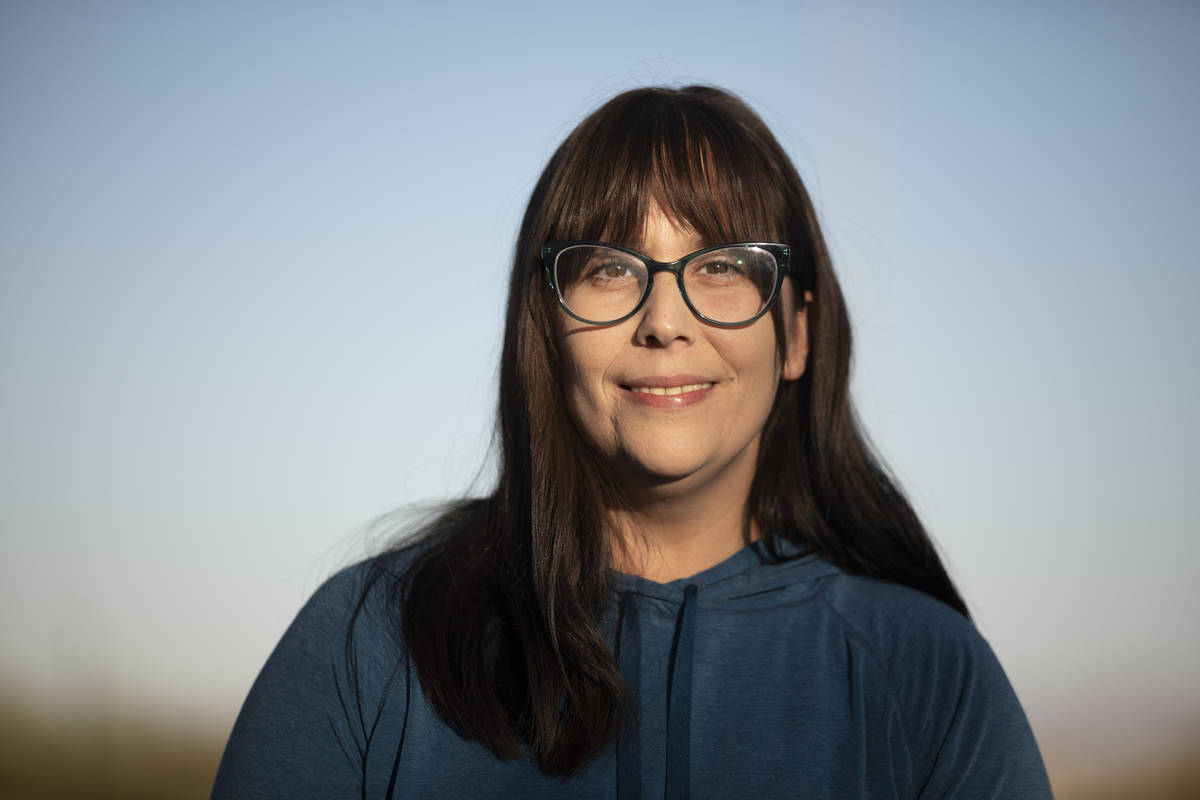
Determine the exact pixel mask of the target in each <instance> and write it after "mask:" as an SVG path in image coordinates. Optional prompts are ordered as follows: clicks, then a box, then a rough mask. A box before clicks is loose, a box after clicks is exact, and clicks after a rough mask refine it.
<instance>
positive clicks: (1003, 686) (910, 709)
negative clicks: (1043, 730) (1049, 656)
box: [822, 573, 1049, 797]
mask: <svg viewBox="0 0 1200 800" xmlns="http://www.w3.org/2000/svg"><path fill="white" fill-rule="evenodd" d="M822 600H823V601H824V602H825V603H826V604H827V606H828V608H829V609H830V610H831V612H832V613H833V614H835V615H836V616H837V617H838V618H839V620H840V621H841V624H842V625H843V627H844V629H845V631H846V635H847V638H848V639H850V640H851V641H853V642H855V643H856V644H857V646H858V648H859V649H861V650H864V651H866V652H867V653H869V657H870V658H871V659H872V660H873V661H874V662H875V663H876V665H877V670H878V672H879V674H880V675H881V676H882V677H883V679H884V680H885V681H886V682H887V685H888V686H887V688H888V691H889V693H890V694H891V696H892V699H893V702H894V704H895V706H896V708H897V710H898V712H899V714H900V717H901V719H902V724H903V725H904V728H905V729H906V730H907V739H908V742H909V747H910V752H911V755H912V758H913V761H914V764H913V766H914V768H915V769H916V770H917V774H918V775H921V776H923V778H922V782H923V783H924V785H925V786H926V789H927V790H928V792H927V793H926V792H923V793H922V797H926V796H930V797H935V796H936V797H943V796H944V797H953V796H960V794H959V793H961V792H964V791H967V790H968V787H976V786H978V787H982V786H986V785H991V786H993V788H995V787H1007V789H1006V790H1005V791H1002V792H1001V794H999V795H992V794H986V793H985V794H983V795H981V796H986V797H992V796H1022V797H1049V787H1048V783H1047V781H1046V774H1045V769H1044V767H1043V765H1042V761H1041V756H1040V754H1039V752H1038V748H1037V744H1036V742H1035V741H1034V738H1033V733H1032V731H1031V730H1030V727H1029V723H1028V721H1027V719H1026V717H1025V712H1024V711H1023V710H1022V708H1021V705H1020V702H1019V701H1018V699H1017V696H1016V693H1015V692H1014V691H1013V688H1012V685H1011V684H1010V683H1009V680H1008V677H1007V676H1006V675H1005V673H1004V669H1003V668H1002V667H1001V666H1000V662H999V660H998V659H997V658H996V655H995V653H993V651H992V648H991V647H990V646H989V645H988V643H987V641H986V640H985V639H984V637H983V636H982V635H981V634H980V632H979V631H978V629H977V628H976V627H975V625H974V624H973V623H972V622H971V621H970V620H968V619H967V618H966V617H964V616H962V615H961V614H959V613H958V612H957V611H955V610H954V609H952V608H950V607H949V606H947V605H945V604H944V603H942V602H941V601H940V600H937V599H936V598H933V597H931V596H929V595H926V594H924V593H923V592H920V591H917V590H915V589H911V588H908V587H906V586H900V585H897V584H892V583H887V582H885V581H879V580H873V579H871V578H864V577H861V576H854V575H847V574H845V573H838V574H836V575H834V576H831V577H830V578H828V579H827V582H826V586H825V587H824V591H823V592H822ZM980 748H984V749H985V750H986V751H987V752H988V753H989V754H990V755H989V756H988V758H987V759H976V758H975V756H976V755H977V754H978V753H979V752H981V750H980ZM935 790H936V791H935ZM1008 790H1014V791H1013V792H1009V791H1008Z"/></svg>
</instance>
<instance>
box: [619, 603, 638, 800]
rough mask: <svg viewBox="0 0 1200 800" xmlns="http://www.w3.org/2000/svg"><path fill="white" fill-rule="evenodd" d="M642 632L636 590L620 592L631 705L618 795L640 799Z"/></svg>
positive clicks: (622, 662) (628, 799)
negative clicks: (634, 593) (634, 599)
mask: <svg viewBox="0 0 1200 800" xmlns="http://www.w3.org/2000/svg"><path fill="white" fill-rule="evenodd" d="M641 642H642V634H641V631H640V630H639V628H638V618H637V603H635V602H633V593H632V592H625V593H624V594H623V595H622V596H621V625H620V628H618V631H617V659H618V661H617V663H618V664H619V665H620V667H621V674H622V675H624V676H625V685H626V686H628V687H629V695H630V697H629V699H630V701H631V702H630V708H629V711H628V713H627V714H626V715H625V724H624V728H623V729H622V731H621V737H620V739H619V740H618V747H617V798H618V800H640V798H641V796H642V739H641V736H639V735H638V691H639V689H640V687H641V683H642V680H641V678H642V675H641V672H642V646H641Z"/></svg>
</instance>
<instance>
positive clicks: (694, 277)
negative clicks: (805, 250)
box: [542, 242, 791, 328]
mask: <svg viewBox="0 0 1200 800" xmlns="http://www.w3.org/2000/svg"><path fill="white" fill-rule="evenodd" d="M790 255H791V248H789V247H788V246H787V245H786V244H763V243H742V244H722V245H717V246H716V247H706V248H704V249H703V250H697V251H696V252H694V253H691V254H690V255H686V256H684V257H683V258H681V259H678V260H676V261H672V262H670V263H666V262H663V261H655V260H654V259H652V258H648V257H646V256H644V255H642V254H641V253H638V252H635V251H633V250H629V249H628V248H625V247H618V246H616V245H612V244H602V243H600V242H549V243H547V244H545V245H542V264H543V266H545V268H546V277H547V279H549V281H550V288H552V289H553V290H554V293H555V294H556V295H557V296H558V302H559V305H561V306H562V307H563V310H564V311H566V312H567V313H568V314H570V315H571V316H572V317H574V318H575V319H577V320H579V321H580V322H586V323H588V324H590V325H615V324H617V323H618V322H624V321H625V320H627V319H629V318H630V317H632V316H633V315H634V314H636V313H637V312H638V311H639V310H640V309H641V307H642V306H643V305H644V304H645V302H646V298H648V297H649V296H650V289H651V287H652V286H653V284H654V275H655V273H658V272H672V273H674V274H675V281H676V283H677V284H678V285H679V293H680V294H682V295H683V302H685V303H687V307H688V308H689V309H691V311H692V313H693V314H695V315H696V316H697V317H699V318H700V319H702V320H704V321H705V322H707V323H709V324H710V325H717V326H720V327H723V328H736V327H740V326H742V325H749V324H750V323H751V322H754V320H756V319H758V318H759V317H761V316H762V315H763V314H765V313H767V309H769V308H770V307H771V303H773V302H775V298H776V297H777V296H778V295H779V287H780V286H781V285H782V284H783V276H784V273H785V272H787V271H788V258H789V256H790Z"/></svg>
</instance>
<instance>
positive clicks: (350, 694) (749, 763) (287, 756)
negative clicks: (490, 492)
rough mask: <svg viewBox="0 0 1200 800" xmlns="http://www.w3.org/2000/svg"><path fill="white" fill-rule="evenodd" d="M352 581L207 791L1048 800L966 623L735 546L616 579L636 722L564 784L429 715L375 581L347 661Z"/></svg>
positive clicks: (1007, 701)
mask: <svg viewBox="0 0 1200 800" xmlns="http://www.w3.org/2000/svg"><path fill="white" fill-rule="evenodd" d="M783 549H784V552H785V554H787V555H791V556H797V555H798V552H797V551H796V549H795V548H794V547H791V546H789V545H783ZM365 572H366V567H365V564H359V565H356V566H353V567H350V568H348V569H346V570H343V571H342V572H340V573H338V574H337V575H336V576H334V577H333V578H331V579H330V580H329V581H328V582H326V583H325V585H324V586H322V587H321V588H320V589H319V590H318V591H317V592H316V594H315V595H314V596H313V597H312V599H311V600H309V602H308V604H307V605H306V606H305V607H304V609H303V610H302V611H301V612H300V614H299V616H298V617H297V618H296V620H295V622H293V623H292V626H291V627H290V628H289V629H288V631H287V633H285V634H284V637H283V640H282V641H281V642H280V643H279V645H278V646H277V647H276V648H275V651H274V653H272V655H271V657H270V659H269V660H268V661H267V664H266V666H264V667H263V670H262V672H261V673H260V674H259V676H258V679H257V680H256V681H255V683H254V686H253V688H252V689H251V690H250V695H249V697H247V699H246V703H245V705H244V706H243V708H242V711H241V714H240V715H239V716H238V719H237V723H236V724H235V725H234V729H233V733H232V735H231V736H230V739H229V743H228V745H227V746H226V749H225V755H224V757H223V758H222V760H221V766H220V770H219V771H218V774H217V780H216V784H215V786H214V788H213V794H212V796H213V798H216V799H217V800H223V799H224V798H285V797H286V798H309V797H312V798H318V797H319V798H425V797H436V798H493V797H494V798H551V797H554V798H558V797H585V798H592V797H595V798H617V797H619V798H621V800H629V798H643V797H654V798H658V797H667V798H684V797H696V798H700V797H712V798H738V797H754V798H760V797H799V798H809V799H810V800H824V799H825V798H829V799H830V800H833V799H834V798H836V799H837V800H848V799H849V798H971V799H974V798H1035V799H1036V798H1049V797H1051V794H1050V787H1049V783H1048V781H1047V779H1046V772H1045V769H1044V767H1043V766H1042V760H1041V756H1040V755H1039V753H1038V749H1037V744H1036V743H1035V742H1034V739H1033V734H1032V732H1031V731H1030V729H1029V724H1028V722H1027V721H1026V719H1025V715H1024V713H1023V712H1022V710H1021V706H1020V704H1019V703H1018V702H1017V698H1016V695H1015V694H1013V690H1012V687H1011V686H1010V685H1009V683H1008V680H1007V679H1006V678H1005V675H1004V672H1003V670H1002V669H1001V668H1000V664H999V663H998V662H997V660H996V657H995V656H994V655H993V654H992V651H991V649H990V648H989V647H988V645H987V643H986V642H985V641H984V640H983V638H982V637H981V636H980V635H979V633H978V632H977V631H976V630H975V628H974V626H973V625H972V624H971V623H970V622H969V621H967V620H966V619H964V618H963V617H962V616H961V615H959V614H958V613H957V612H955V611H954V610H952V609H950V608H949V607H947V606H945V605H943V604H942V603H941V602H939V601H937V600H935V599H933V598H931V597H929V596H927V595H925V594H922V593H920V592H917V591H914V590H912V589H908V588H905V587H901V586H897V585H894V584H890V583H885V582H882V581H875V580H871V579H868V578H862V577H858V576H852V575H847V574H845V573H843V572H841V571H840V570H838V569H837V568H835V567H833V566H831V565H830V564H828V563H826V562H824V561H822V560H820V559H819V558H816V557H812V556H807V557H797V558H793V559H792V560H785V561H783V562H778V563H777V562H773V561H771V560H770V559H769V558H768V557H767V556H766V551H765V549H764V548H762V547H761V546H760V545H758V544H753V545H750V546H748V547H746V548H745V549H743V550H741V551H740V552H738V553H736V554H735V555H733V556H731V557H730V558H729V559H727V560H726V561H724V562H722V563H720V564H718V565H716V566H714V567H712V568H711V569H708V570H705V571H704V572H701V573H700V574H698V575H694V576H692V577H691V578H685V579H683V580H678V581H674V582H672V583H668V584H658V583H654V582H652V581H648V580H644V579H642V578H637V577H633V576H630V575H624V574H615V575H614V578H613V596H612V603H611V604H610V608H609V611H608V613H607V614H606V617H605V620H604V624H605V626H606V630H607V631H608V632H609V635H610V637H611V639H610V640H611V641H612V642H613V645H614V649H615V651H616V653H617V657H618V661H619V663H620V665H621V670H622V672H623V673H624V675H625V677H626V680H627V682H628V683H629V685H630V688H631V689H632V691H633V692H634V694H635V696H636V698H637V703H638V713H637V715H636V716H631V717H630V718H629V720H628V721H627V724H626V727H625V730H624V732H623V733H622V734H621V736H620V738H619V740H618V742H617V743H615V744H614V745H613V746H611V747H609V748H608V749H607V750H606V751H604V752H603V753H602V754H601V755H600V756H599V757H598V758H597V759H595V760H594V761H592V762H590V763H589V764H587V765H586V766H584V767H583V768H581V769H580V770H579V772H577V773H576V774H575V775H574V776H572V777H571V778H566V779H564V778H561V777H555V776H548V775H544V774H542V773H541V772H540V771H539V770H538V769H537V766H536V765H535V764H534V763H532V762H531V761H530V760H529V759H528V758H523V759H519V760H516V761H509V762H505V761H500V760H498V759H497V758H496V757H495V756H493V755H492V754H491V753H490V752H489V751H488V750H487V749H486V748H484V747H483V746H482V745H480V744H479V743H477V742H473V741H467V740H464V739H462V738H461V737H459V736H458V735H457V734H456V733H455V732H454V731H453V730H452V729H451V728H450V727H448V726H447V725H446V723H445V722H444V721H442V719H441V718H440V717H439V716H438V714H437V712H436V711H435V710H434V709H433V708H432V706H430V704H429V703H428V701H427V700H426V698H425V696H424V694H423V692H422V691H421V687H420V684H419V682H418V680H417V676H416V673H415V672H414V671H413V669H412V666H411V663H410V662H409V661H408V659H407V658H406V656H405V654H404V652H403V648H402V646H400V645H398V644H397V643H396V641H395V637H394V635H393V633H392V631H393V629H394V628H393V625H392V623H391V621H390V619H389V617H388V615H387V607H386V604H385V594H386V592H385V590H384V589H383V587H382V585H377V587H376V588H375V589H373V590H372V592H371V593H370V594H369V595H368V598H367V604H366V606H365V607H364V611H363V614H362V615H361V616H360V618H359V620H358V622H357V624H356V630H355V637H354V640H353V641H354V648H353V651H352V652H350V653H348V652H347V650H346V646H345V644H346V633H347V630H348V625H349V620H350V616H351V614H352V612H353V609H354V607H355V603H356V602H357V599H358V595H359V592H360V590H361V586H362V579H363V576H364V574H365ZM356 690H357V691H356Z"/></svg>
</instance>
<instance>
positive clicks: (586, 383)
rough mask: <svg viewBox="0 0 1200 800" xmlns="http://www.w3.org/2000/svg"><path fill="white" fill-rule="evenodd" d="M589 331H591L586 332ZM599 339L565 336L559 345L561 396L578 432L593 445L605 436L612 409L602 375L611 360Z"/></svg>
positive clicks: (583, 335) (579, 335)
mask: <svg viewBox="0 0 1200 800" xmlns="http://www.w3.org/2000/svg"><path fill="white" fill-rule="evenodd" d="M588 333H593V332H588ZM601 344H603V343H602V342H599V341H596V340H594V339H588V338H587V334H577V335H576V336H573V337H570V336H569V337H566V338H565V341H564V342H563V346H562V351H561V352H562V354H563V364H562V376H563V387H562V388H563V396H564V398H565V400H566V403H567V408H568V410H569V411H570V413H571V416H572V417H573V418H574V420H575V423H576V425H577V426H578V427H579V429H580V431H581V432H582V433H583V434H584V435H585V436H586V437H587V438H588V439H589V440H591V441H592V442H593V443H594V444H600V442H601V441H602V440H603V439H604V438H606V437H605V430H606V428H607V427H608V424H609V423H608V420H609V417H610V415H611V411H612V409H611V408H610V406H611V401H610V399H609V398H608V396H607V394H606V389H605V387H606V385H607V384H606V381H605V377H604V376H605V374H606V373H607V369H608V364H609V362H610V361H611V359H610V358H607V357H606V352H607V351H606V350H605V348H603V347H601V346H599V345H601Z"/></svg>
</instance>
